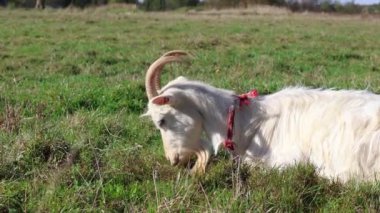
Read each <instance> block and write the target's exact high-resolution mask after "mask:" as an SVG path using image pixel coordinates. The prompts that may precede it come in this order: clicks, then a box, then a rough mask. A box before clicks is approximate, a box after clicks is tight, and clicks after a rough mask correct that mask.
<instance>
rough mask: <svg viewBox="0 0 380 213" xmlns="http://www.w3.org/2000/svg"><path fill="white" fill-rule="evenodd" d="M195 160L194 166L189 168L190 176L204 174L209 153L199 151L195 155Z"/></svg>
mask: <svg viewBox="0 0 380 213" xmlns="http://www.w3.org/2000/svg"><path fill="white" fill-rule="evenodd" d="M195 154H196V156H197V159H196V161H195V163H194V166H193V167H192V168H191V170H190V173H191V174H204V173H205V172H206V167H207V164H208V161H209V160H210V152H209V150H207V149H202V150H199V151H198V152H196V153H195Z"/></svg>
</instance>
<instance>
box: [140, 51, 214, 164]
mask: <svg viewBox="0 0 380 213" xmlns="http://www.w3.org/2000/svg"><path fill="white" fill-rule="evenodd" d="M186 56H187V54H186V53H185V52H183V51H171V52H168V53H166V54H164V55H163V56H161V57H160V58H159V59H157V60H156V61H155V62H154V63H153V64H152V65H151V66H150V67H149V69H148V71H147V73H146V79H145V86H146V93H147V95H148V99H149V103H148V112H147V113H146V115H149V116H150V117H151V118H152V120H153V122H154V124H155V126H156V127H157V128H158V129H159V130H160V132H161V136H162V141H163V144H164V150H165V155H166V158H167V159H168V160H169V161H170V163H171V164H172V165H187V164H188V163H189V160H190V159H191V157H192V156H194V155H197V156H198V160H197V164H198V165H197V164H196V165H195V166H196V167H198V168H194V170H203V171H204V169H205V167H206V164H207V159H208V154H207V153H206V152H204V151H202V150H204V148H203V147H202V143H201V134H202V117H201V115H200V113H199V112H198V111H197V109H196V108H195V107H193V106H192V104H191V101H189V99H188V97H187V96H186V94H185V92H184V91H183V90H181V89H178V88H176V87H170V86H169V87H168V86H166V87H165V88H164V90H161V85H160V74H161V71H162V69H163V67H164V65H165V64H167V63H171V62H179V61H182V60H183V59H185V58H186ZM185 81H186V79H184V78H181V77H180V78H178V79H176V80H175V81H173V82H185ZM169 84H170V83H169ZM169 84H168V85H169ZM202 159H203V160H202ZM202 162H203V163H202ZM199 167H200V168H199Z"/></svg>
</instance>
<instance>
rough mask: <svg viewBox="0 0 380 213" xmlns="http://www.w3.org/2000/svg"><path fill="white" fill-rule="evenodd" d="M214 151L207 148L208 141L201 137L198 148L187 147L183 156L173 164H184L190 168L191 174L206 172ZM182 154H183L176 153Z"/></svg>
mask: <svg viewBox="0 0 380 213" xmlns="http://www.w3.org/2000/svg"><path fill="white" fill-rule="evenodd" d="M211 153H212V151H211V150H209V149H207V143H206V142H205V141H204V140H202V139H201V142H200V146H199V147H198V148H197V149H191V150H189V149H187V150H186V152H184V153H182V157H180V158H179V159H178V161H175V163H174V164H172V165H173V166H183V167H185V168H187V169H189V171H190V174H192V175H196V174H204V173H205V172H206V167H207V164H208V162H209V160H210V157H211ZM176 155H177V156H181V154H176Z"/></svg>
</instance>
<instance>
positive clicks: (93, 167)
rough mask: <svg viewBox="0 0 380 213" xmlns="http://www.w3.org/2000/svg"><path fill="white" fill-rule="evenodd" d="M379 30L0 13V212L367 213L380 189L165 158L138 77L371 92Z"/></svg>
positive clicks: (303, 168) (282, 16)
mask: <svg viewBox="0 0 380 213" xmlns="http://www.w3.org/2000/svg"><path fill="white" fill-rule="evenodd" d="M379 38H380V19H379V18H374V17H362V16H334V15H327V14H294V13H289V12H284V13H283V12H273V13H271V12H266V13H258V12H252V13H246V12H241V13H240V12H234V11H232V12H231V11H228V12H226V13H218V12H215V13H214V12H211V13H207V12H197V11H192V12H185V11H183V10H180V11H174V12H168V13H144V12H140V11H136V10H135V9H133V8H130V7H125V6H122V5H115V6H107V7H99V8H89V9H85V10H76V9H67V10H51V9H47V10H44V11H38V10H21V9H0V212H83V211H84V212H101V211H105V212H123V211H124V212H155V211H160V212H161V211H163V212H171V211H175V212H178V211H180V212H190V211H191V212H193V211H194V212H205V211H210V212H212V211H215V212H249V211H250V212H264V211H265V212H309V211H313V212H314V211H325V212H364V211H365V212H378V211H380V182H376V183H356V182H353V181H352V182H349V183H347V184H341V183H339V182H337V181H328V180H326V179H324V178H320V177H318V175H317V172H316V171H315V169H314V168H313V167H312V166H310V165H299V166H296V167H293V168H289V169H286V170H284V171H279V170H277V169H265V168H261V167H255V168H248V167H246V166H239V165H234V164H233V163H232V162H231V160H230V157H229V155H228V153H227V152H225V151H223V150H221V152H220V153H219V155H218V156H217V157H215V158H214V159H213V160H212V162H211V163H210V166H209V170H208V172H207V174H206V175H205V176H196V177H191V176H189V175H188V173H187V171H186V170H185V169H182V168H176V167H171V166H170V165H169V162H168V161H167V160H166V159H165V157H164V153H163V148H162V144H161V139H160V135H159V132H158V131H157V130H155V128H154V126H153V124H152V123H151V122H150V121H149V119H146V118H140V115H141V114H143V113H144V110H145V109H146V103H147V98H146V95H145V88H144V87H145V86H144V76H145V71H146V69H147V68H148V66H149V65H150V63H152V62H153V61H154V60H155V59H156V58H158V57H159V56H160V55H161V54H163V53H164V52H166V51H169V50H173V49H183V50H186V51H189V52H190V53H191V54H192V55H193V58H192V60H191V63H190V64H189V63H186V64H173V65H170V66H167V67H166V68H165V72H164V74H163V79H164V82H167V81H168V80H170V79H174V78H175V77H177V76H180V75H183V76H186V77H188V78H190V79H196V80H201V81H204V82H208V83H210V84H212V85H214V86H216V87H222V88H227V89H231V90H235V91H237V92H238V93H243V92H246V91H249V90H251V89H253V88H256V89H257V90H258V91H259V93H260V94H268V93H272V92H275V91H277V90H279V89H281V88H284V87H287V86H297V85H303V86H307V87H322V88H331V87H332V88H336V89H367V90H369V91H372V92H375V93H380V39H379Z"/></svg>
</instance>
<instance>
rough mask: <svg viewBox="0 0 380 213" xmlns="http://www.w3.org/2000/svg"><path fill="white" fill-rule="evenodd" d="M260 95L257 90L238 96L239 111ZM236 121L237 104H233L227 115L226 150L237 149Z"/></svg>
mask: <svg viewBox="0 0 380 213" xmlns="http://www.w3.org/2000/svg"><path fill="white" fill-rule="evenodd" d="M258 95H259V93H258V92H257V90H255V89H254V90H252V91H250V92H248V93H245V94H241V95H238V96H237V101H239V109H240V108H241V107H242V106H244V105H247V106H248V105H249V104H250V100H249V99H251V98H256V97H257V96H258ZM234 121H235V104H232V105H231V106H230V107H229V108H228V115H227V139H226V140H225V141H224V143H223V145H224V148H226V149H229V150H231V151H233V150H234V149H235V143H234V142H233V140H232V138H233V134H234Z"/></svg>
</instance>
